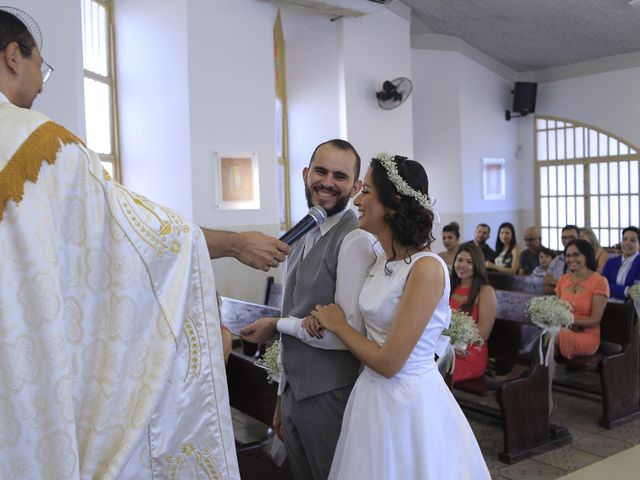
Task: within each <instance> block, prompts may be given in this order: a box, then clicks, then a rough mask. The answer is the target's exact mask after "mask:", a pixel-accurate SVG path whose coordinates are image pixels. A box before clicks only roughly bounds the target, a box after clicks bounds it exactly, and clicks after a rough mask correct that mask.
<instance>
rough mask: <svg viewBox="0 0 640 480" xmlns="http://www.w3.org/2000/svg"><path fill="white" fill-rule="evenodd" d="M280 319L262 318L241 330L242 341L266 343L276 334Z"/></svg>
mask: <svg viewBox="0 0 640 480" xmlns="http://www.w3.org/2000/svg"><path fill="white" fill-rule="evenodd" d="M278 320H279V319H278V318H273V317H262V318H259V319H258V320H256V321H255V322H253V323H252V324H250V325H247V326H246V327H244V328H243V329H241V330H240V335H241V336H242V339H243V340H244V341H246V342H251V343H265V342H268V341H269V340H271V338H273V336H274V335H275V334H276V331H277V326H278Z"/></svg>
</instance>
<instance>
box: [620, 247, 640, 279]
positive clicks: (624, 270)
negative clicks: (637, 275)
mask: <svg viewBox="0 0 640 480" xmlns="http://www.w3.org/2000/svg"><path fill="white" fill-rule="evenodd" d="M638 255H640V252H636V253H635V254H633V255H631V256H630V257H622V262H621V263H620V270H618V276H617V277H616V284H617V285H624V281H625V280H626V279H627V274H628V273H629V270H631V265H633V262H634V261H635V259H636V257H637V256H638Z"/></svg>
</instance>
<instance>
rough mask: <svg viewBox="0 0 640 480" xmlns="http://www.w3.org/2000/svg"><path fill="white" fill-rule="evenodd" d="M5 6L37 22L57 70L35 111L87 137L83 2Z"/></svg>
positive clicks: (24, 0) (29, 0)
mask: <svg viewBox="0 0 640 480" xmlns="http://www.w3.org/2000/svg"><path fill="white" fill-rule="evenodd" d="M2 3H3V4H4V5H7V6H11V7H15V8H19V9H20V10H23V11H25V12H26V13H28V14H29V15H30V16H31V17H33V19H34V20H35V21H36V22H37V23H38V25H39V26H40V30H41V31H42V37H43V44H42V56H43V57H44V59H45V60H46V61H47V62H48V63H49V64H50V65H51V66H52V67H53V68H54V69H55V71H54V72H53V74H52V75H51V77H50V78H49V80H48V81H47V83H46V84H45V86H44V90H43V92H42V93H41V94H40V95H39V96H38V97H37V98H36V101H35V103H34V104H33V109H34V110H38V111H40V112H42V113H44V114H45V115H47V116H49V117H50V118H51V119H52V120H54V121H55V122H57V123H59V124H61V125H63V126H64V127H66V128H67V129H69V130H70V131H72V132H73V133H75V134H76V135H78V136H79V137H81V138H86V136H85V135H86V129H85V124H84V80H83V68H82V30H81V28H80V18H81V11H80V2H79V1H78V0H59V1H56V2H43V1H42V0H8V1H5V2H2Z"/></svg>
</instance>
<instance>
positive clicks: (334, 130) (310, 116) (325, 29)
mask: <svg viewBox="0 0 640 480" xmlns="http://www.w3.org/2000/svg"><path fill="white" fill-rule="evenodd" d="M281 18H282V25H283V30H284V35H285V42H286V46H285V48H286V61H287V97H288V101H287V103H288V108H289V111H288V113H289V165H290V172H291V173H290V194H291V217H292V219H293V221H296V220H299V219H301V218H302V217H303V216H304V215H305V214H306V213H307V211H308V208H307V203H306V201H305V195H304V184H303V181H302V169H303V168H304V167H306V166H307V165H308V164H309V159H310V157H311V153H313V150H314V148H315V147H316V146H317V145H318V144H319V143H321V142H323V141H325V140H329V139H331V138H338V137H340V75H341V73H340V70H339V43H338V22H332V21H331V20H330V18H331V17H330V16H328V15H322V14H312V13H310V12H309V11H308V10H304V9H295V8H283V9H282V10H281Z"/></svg>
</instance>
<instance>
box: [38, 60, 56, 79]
mask: <svg viewBox="0 0 640 480" xmlns="http://www.w3.org/2000/svg"><path fill="white" fill-rule="evenodd" d="M40 72H42V83H46V82H47V80H49V77H50V76H51V74H52V73H53V67H52V66H51V65H49V64H48V63H47V62H45V61H44V58H43V59H42V65H40Z"/></svg>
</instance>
